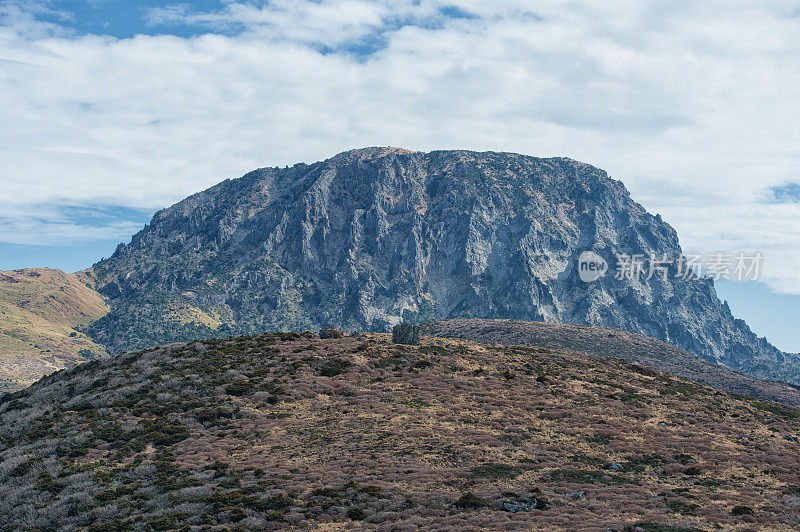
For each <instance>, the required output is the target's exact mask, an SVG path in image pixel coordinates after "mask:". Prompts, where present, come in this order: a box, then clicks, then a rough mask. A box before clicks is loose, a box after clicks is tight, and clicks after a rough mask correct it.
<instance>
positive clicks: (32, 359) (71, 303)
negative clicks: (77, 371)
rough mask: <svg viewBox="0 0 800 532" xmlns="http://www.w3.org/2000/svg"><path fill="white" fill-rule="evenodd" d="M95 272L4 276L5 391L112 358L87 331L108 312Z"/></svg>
mask: <svg viewBox="0 0 800 532" xmlns="http://www.w3.org/2000/svg"><path fill="white" fill-rule="evenodd" d="M93 283H94V280H93V278H92V275H91V272H82V273H77V274H69V273H64V272H62V271H61V270H51V269H47V268H29V269H24V270H14V271H7V272H0V393H2V392H5V391H9V390H18V389H20V388H23V387H25V386H28V385H30V384H32V383H33V382H34V381H36V380H37V379H38V378H39V377H41V376H42V375H46V374H48V373H52V372H53V371H56V370H59V369H63V368H66V367H70V366H72V365H74V364H76V363H79V362H83V361H86V360H90V359H93V358H97V357H100V356H104V355H106V352H105V351H104V349H103V347H102V346H100V345H98V344H96V343H94V342H93V341H92V340H91V339H90V338H89V337H88V336H86V334H85V332H83V331H84V328H85V327H86V326H87V325H88V324H89V323H91V322H93V321H95V320H97V319H99V318H100V317H102V316H103V315H104V314H106V313H107V312H108V307H107V305H106V303H105V302H104V301H103V299H102V297H101V296H100V295H99V294H98V293H97V292H95V291H94V290H93V289H92V288H91V286H92V285H93Z"/></svg>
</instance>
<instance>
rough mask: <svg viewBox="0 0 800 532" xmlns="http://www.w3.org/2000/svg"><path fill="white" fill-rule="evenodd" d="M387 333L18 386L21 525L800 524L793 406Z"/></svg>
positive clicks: (565, 360)
mask: <svg viewBox="0 0 800 532" xmlns="http://www.w3.org/2000/svg"><path fill="white" fill-rule="evenodd" d="M387 338H388V337H387V336H386V335H377V334H368V335H364V336H352V337H345V338H339V339H335V338H334V339H327V340H320V339H319V338H318V337H316V336H314V335H311V334H308V335H297V334H274V335H265V336H254V337H241V338H234V339H229V340H215V341H205V342H195V343H192V344H189V345H181V344H177V345H173V346H170V347H165V348H161V349H157V350H154V351H147V352H137V353H127V354H122V355H119V356H116V357H109V358H104V359H101V360H96V361H92V362H89V363H86V364H83V365H81V366H79V367H77V368H75V369H72V370H69V371H61V372H59V373H57V374H54V375H51V376H48V377H45V378H43V379H42V380H41V381H39V382H38V383H36V384H34V385H33V386H32V387H30V388H28V389H26V390H24V391H21V392H17V393H14V394H10V395H7V396H5V397H4V398H3V399H1V400H0V427H2V433H1V437H0V528H2V529H4V530H13V529H24V530H34V529H35V530H54V529H61V530H72V529H76V528H77V529H86V530H116V531H125V530H136V531H140V530H141V531H150V530H175V529H180V530H183V529H187V530H200V529H205V530H284V529H288V528H296V529H301V530H302V529H309V530H342V529H360V530H417V529H421V530H445V529H453V530H522V529H524V530H530V529H531V528H535V529H537V530H634V529H635V530H641V531H692V530H694V531H696V530H707V531H712V530H717V529H723V530H785V531H789V530H797V528H798V527H800V505H798V494H800V443H798V441H799V440H798V438H800V418H799V417H800V412H798V410H796V409H794V408H791V407H788V406H783V405H778V404H775V403H770V402H763V401H759V400H756V399H747V398H742V397H734V396H731V395H728V394H726V393H723V392H718V391H715V390H713V389H711V388H709V387H706V386H702V385H696V384H692V383H690V382H687V381H685V380H682V379H679V378H676V377H673V376H670V375H668V374H665V373H661V372H657V371H654V370H651V369H648V368H645V367H643V366H640V365H635V364H631V363H629V362H625V361H620V360H616V359H609V358H602V359H600V358H594V357H587V356H586V355H584V354H577V353H567V352H557V351H552V350H548V349H544V348H526V347H509V346H484V345H480V344H475V343H472V342H467V341H463V340H452V339H447V340H435V339H425V341H424V343H425V345H422V346H417V347H410V346H400V345H393V344H390V343H389V342H388V340H387ZM184 527H187V528H184ZM626 527H631V528H626ZM633 527H638V528H633Z"/></svg>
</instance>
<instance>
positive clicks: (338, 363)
mask: <svg viewBox="0 0 800 532" xmlns="http://www.w3.org/2000/svg"><path fill="white" fill-rule="evenodd" d="M352 365H353V363H352V362H350V361H349V360H342V359H341V358H333V359H330V360H328V361H327V362H325V363H324V364H323V365H321V366H320V367H319V374H320V375H322V376H323V377H335V376H336V375H341V374H342V373H344V371H345V370H346V369H347V368H349V367H350V366H352Z"/></svg>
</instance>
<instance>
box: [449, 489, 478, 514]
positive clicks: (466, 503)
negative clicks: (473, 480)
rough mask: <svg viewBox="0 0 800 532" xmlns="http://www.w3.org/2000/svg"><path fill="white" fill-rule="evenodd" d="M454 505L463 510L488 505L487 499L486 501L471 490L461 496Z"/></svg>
mask: <svg viewBox="0 0 800 532" xmlns="http://www.w3.org/2000/svg"><path fill="white" fill-rule="evenodd" d="M453 506H455V507H456V508H460V509H462V510H477V509H478V508H482V507H484V506H486V501H484V500H483V499H481V498H480V497H478V496H477V495H475V494H474V493H472V492H471V491H468V492H467V493H465V494H464V495H462V496H461V497H459V499H458V500H457V501H456V502H454V503H453Z"/></svg>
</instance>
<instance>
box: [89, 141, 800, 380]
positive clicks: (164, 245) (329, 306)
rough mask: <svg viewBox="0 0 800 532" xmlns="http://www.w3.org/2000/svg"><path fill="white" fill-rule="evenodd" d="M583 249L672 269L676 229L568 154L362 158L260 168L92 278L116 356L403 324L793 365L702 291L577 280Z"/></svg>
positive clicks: (748, 368)
mask: <svg viewBox="0 0 800 532" xmlns="http://www.w3.org/2000/svg"><path fill="white" fill-rule="evenodd" d="M589 249H592V250H594V251H596V252H597V253H599V254H600V255H602V256H604V257H605V258H606V259H607V260H609V261H612V263H611V267H612V268H614V263H613V257H614V256H615V254H617V253H622V254H631V255H632V254H642V255H645V256H647V255H650V254H655V255H657V256H661V255H664V254H666V255H667V256H668V257H671V258H673V259H674V258H677V257H679V256H680V253H681V249H680V246H679V244H678V237H677V235H676V233H675V231H674V230H673V229H672V228H671V227H670V226H669V225H667V224H666V223H664V222H663V221H662V220H661V218H660V217H658V216H652V215H650V214H649V213H647V212H646V211H645V210H644V209H643V208H642V207H641V206H640V205H639V204H637V203H636V202H635V201H633V200H632V199H631V198H630V196H629V194H628V192H627V191H626V189H625V187H624V186H623V185H622V183H620V182H619V181H615V180H613V179H610V178H609V177H608V176H607V175H606V173H605V172H603V171H602V170H599V169H597V168H595V167H592V166H590V165H588V164H584V163H581V162H578V161H574V160H571V159H566V158H551V159H540V158H535V157H528V156H523V155H516V154H510V153H493V152H487V153H475V152H469V151H437V152H431V153H421V152H410V151H407V150H400V149H393V148H368V149H361V150H354V151H350V152H345V153H342V154H340V155H337V156H336V157H333V158H332V159H329V160H326V161H323V162H319V163H315V164H312V165H306V164H297V165H295V166H293V167H291V168H263V169H260V170H256V171H254V172H251V173H249V174H247V175H245V176H244V177H242V178H240V179H236V180H228V181H225V182H223V183H220V184H219V185H216V186H214V187H212V188H210V189H208V190H206V191H204V192H200V193H198V194H195V195H193V196H191V197H189V198H187V199H185V200H184V201H182V202H180V203H178V204H176V205H174V206H173V207H170V208H168V209H166V210H163V211H161V212H159V213H157V214H156V215H155V216H154V217H153V220H152V222H151V223H150V224H149V225H148V226H146V227H145V229H143V230H142V231H141V232H139V233H138V234H136V235H135V236H134V237H133V240H132V242H131V243H130V244H129V245H120V247H119V248H118V249H117V251H116V252H115V253H114V255H113V256H112V257H111V258H109V259H107V260H104V261H102V262H100V263H98V264H97V265H95V267H94V271H95V272H96V274H97V276H98V281H99V290H100V292H101V293H103V294H104V295H105V296H106V297H108V298H109V299H110V302H111V309H112V310H111V313H110V314H109V315H108V316H106V317H104V318H103V319H101V320H100V321H98V322H97V323H95V324H94V325H93V326H92V328H91V333H92V334H93V336H94V338H95V339H96V340H98V341H100V342H102V343H103V344H105V345H107V346H109V348H110V349H111V350H112V351H115V352H118V351H122V350H126V349H132V348H141V347H148V346H153V345H157V344H159V343H167V342H170V341H175V340H186V341H188V340H191V339H193V338H195V337H212V336H220V335H227V334H230V333H253V332H259V331H265V330H287V329H290V330H304V329H309V330H319V329H320V328H321V327H323V326H327V325H332V326H334V327H338V328H343V329H345V330H373V331H385V330H388V328H389V326H390V325H392V324H394V323H396V322H398V321H399V320H400V319H401V318H402V317H404V316H405V317H406V318H408V319H411V320H415V321H428V320H431V319H444V318H456V317H475V318H515V319H526V320H534V321H548V322H566V323H581V324H589V325H599V326H607V327H614V328H618V329H624V330H627V331H632V332H637V333H641V334H644V335H647V336H650V337H653V338H658V339H661V340H664V341H667V342H669V343H672V344H674V345H677V346H679V347H681V348H683V349H686V350H687V351H689V352H691V353H694V354H697V355H699V356H702V357H703V358H705V359H707V360H711V361H717V362H722V363H724V364H726V365H728V366H731V367H734V368H737V369H741V370H742V371H745V372H748V373H751V374H753V375H756V376H761V377H768V378H779V379H785V380H789V381H794V382H797V379H798V374H799V373H798V368H799V367H800V365H799V364H798V362H797V357H796V356H793V355H787V354H784V353H781V352H780V351H779V350H778V349H776V348H774V347H773V346H771V345H770V344H769V343H767V342H766V340H764V339H759V338H757V337H756V336H755V335H754V334H753V333H752V332H751V331H750V329H749V328H748V327H747V325H746V324H745V323H744V322H742V321H740V320H735V319H734V318H733V316H732V315H731V312H730V309H729V308H728V306H727V305H726V304H723V303H721V302H720V301H719V299H718V298H717V295H716V292H715V290H714V286H713V282H712V281H710V280H701V279H687V280H683V279H680V278H674V274H675V273H676V266H675V265H673V266H672V267H671V269H670V272H669V273H670V276H669V278H664V276H663V275H658V274H657V275H655V276H654V277H653V278H651V279H649V280H648V279H642V278H640V279H634V280H628V279H623V280H617V279H615V278H614V276H612V275H607V276H605V277H604V278H602V279H601V280H598V281H596V282H594V283H588V284H587V283H583V282H581V281H580V280H579V277H578V275H577V271H576V264H577V261H576V259H577V257H578V255H579V254H580V253H581V252H582V251H584V250H589Z"/></svg>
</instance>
